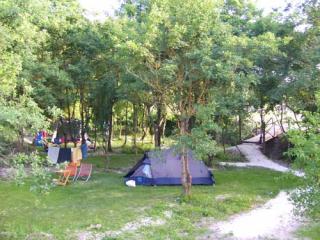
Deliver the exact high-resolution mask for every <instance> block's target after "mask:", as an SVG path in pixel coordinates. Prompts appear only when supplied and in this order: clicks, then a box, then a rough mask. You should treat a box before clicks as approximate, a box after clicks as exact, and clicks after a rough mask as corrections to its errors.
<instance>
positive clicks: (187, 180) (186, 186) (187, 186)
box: [180, 119, 192, 197]
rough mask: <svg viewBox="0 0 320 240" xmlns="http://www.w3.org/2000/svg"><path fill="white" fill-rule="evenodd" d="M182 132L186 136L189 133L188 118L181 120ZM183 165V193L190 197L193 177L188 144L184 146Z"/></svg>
mask: <svg viewBox="0 0 320 240" xmlns="http://www.w3.org/2000/svg"><path fill="white" fill-rule="evenodd" d="M180 133H181V136H185V135H187V134H188V119H182V120H181V122H180ZM181 167H182V174H181V183H182V186H183V194H184V195H185V196H187V197H189V196H190V195H191V183H192V177H191V174H190V169H189V159H188V149H187V148H186V146H182V154H181Z"/></svg>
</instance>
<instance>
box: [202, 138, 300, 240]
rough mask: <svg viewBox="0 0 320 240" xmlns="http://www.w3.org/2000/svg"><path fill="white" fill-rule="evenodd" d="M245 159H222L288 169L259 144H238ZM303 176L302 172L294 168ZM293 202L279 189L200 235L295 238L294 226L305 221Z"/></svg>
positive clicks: (238, 239)
mask: <svg viewBox="0 0 320 240" xmlns="http://www.w3.org/2000/svg"><path fill="white" fill-rule="evenodd" d="M238 147H239V149H240V151H241V152H242V154H244V155H245V157H246V158H247V160H248V162H245V163H227V162H225V163H222V165H232V166H237V167H263V168H269V169H272V170H275V171H280V172H288V171H291V170H290V169H289V168H287V167H284V166H281V165H279V164H277V163H275V162H273V161H271V160H270V159H268V158H267V157H266V156H265V155H263V154H262V153H261V151H260V149H259V146H258V145H256V144H251V143H243V144H241V145H239V146H238ZM293 173H294V174H295V175H297V176H303V173H302V172H298V171H296V172H293ZM293 208H294V207H293V205H292V203H291V202H290V200H289V196H288V194H287V193H286V192H280V193H279V194H278V196H277V197H276V198H274V199H271V200H269V201H268V202H267V203H265V204H264V205H262V206H260V207H258V208H255V209H253V210H251V211H249V212H246V213H242V214H239V215H235V216H233V217H231V218H230V219H229V220H228V221H223V222H216V223H214V224H212V225H210V227H209V233H208V235H206V236H204V237H202V238H201V239H219V240H220V239H226V240H264V239H273V240H275V239H276V240H294V239H297V238H296V237H295V236H294V234H293V233H294V232H295V230H296V229H297V228H298V227H299V226H301V225H302V224H303V223H304V219H301V218H300V217H298V216H295V215H294V214H293Z"/></svg>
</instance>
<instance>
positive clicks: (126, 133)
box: [123, 102, 128, 146]
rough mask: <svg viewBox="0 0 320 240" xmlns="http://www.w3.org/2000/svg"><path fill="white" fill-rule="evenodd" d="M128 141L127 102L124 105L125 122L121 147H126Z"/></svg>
mask: <svg viewBox="0 0 320 240" xmlns="http://www.w3.org/2000/svg"><path fill="white" fill-rule="evenodd" d="M127 141H128V102H127V104H126V122H125V129H124V143H123V146H125V145H127Z"/></svg>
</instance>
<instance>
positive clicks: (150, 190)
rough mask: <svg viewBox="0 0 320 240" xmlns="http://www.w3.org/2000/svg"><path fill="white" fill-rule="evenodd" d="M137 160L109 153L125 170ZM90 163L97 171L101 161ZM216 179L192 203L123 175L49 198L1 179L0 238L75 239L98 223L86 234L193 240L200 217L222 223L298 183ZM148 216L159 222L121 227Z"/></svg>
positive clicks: (240, 176)
mask: <svg viewBox="0 0 320 240" xmlns="http://www.w3.org/2000/svg"><path fill="white" fill-rule="evenodd" d="M140 157H141V156H137V155H123V154H122V155H113V156H112V157H111V164H110V166H111V167H112V168H116V169H117V168H121V167H128V166H131V165H132V164H133V162H135V161H136V160H137V159H139V158H140ZM127 160H129V162H127ZM89 161H90V162H93V163H95V164H96V166H98V167H99V163H100V161H101V159H100V160H99V158H98V157H96V158H94V157H93V158H90V160H89ZM100 167H101V166H100ZM214 175H215V178H216V181H217V184H216V185H215V186H214V187H212V186H194V187H193V188H192V191H193V198H192V199H191V200H190V201H183V200H182V199H180V193H181V187H179V186H177V187H172V186H171V187H142V186H139V187H136V188H129V187H126V186H125V185H124V184H123V179H122V175H121V174H116V173H103V172H101V171H97V170H95V171H94V172H93V177H92V179H91V180H90V181H89V182H87V183H84V182H76V183H73V184H70V185H68V186H66V187H56V188H54V189H53V190H52V192H51V193H50V194H49V195H37V194H35V193H32V192H30V191H29V186H28V184H26V185H25V186H21V187H18V186H16V185H15V184H14V183H11V182H4V181H2V182H1V181H0V239H25V238H26V236H28V235H29V234H31V233H39V232H43V233H49V234H52V235H53V236H54V237H55V239H75V237H74V235H75V233H76V232H81V231H86V230H87V229H88V227H89V226H90V225H91V224H101V228H100V229H98V230H90V231H93V232H96V233H99V232H106V231H110V230H113V231H115V230H120V229H122V230H123V231H122V232H120V233H118V234H117V237H114V238H104V239H194V237H195V236H196V235H199V234H200V233H201V231H202V230H203V229H201V227H199V226H198V224H197V223H198V222H199V220H200V219H201V218H203V217H214V218H216V219H224V218H226V217H228V216H230V215H232V214H234V213H238V212H240V211H244V210H246V209H249V208H251V207H252V206H253V205H254V204H257V203H262V202H264V201H266V200H268V199H270V198H271V197H274V196H275V195H276V194H277V193H278V192H279V191H280V190H281V189H288V188H293V187H294V186H295V184H296V182H295V180H289V179H287V180H286V179H281V180H279V179H278V177H279V176H280V174H279V173H276V172H273V171H269V170H263V169H225V170H217V171H215V172H214ZM146 218H149V219H153V220H159V221H160V220H161V221H160V223H162V224H159V225H158V226H146V227H141V228H138V229H136V230H135V231H130V230H129V231H128V227H125V226H129V225H126V224H127V223H130V222H131V223H134V222H139V221H140V222H141V220H143V219H146ZM124 229H126V230H124ZM35 239H41V238H39V237H38V238H35Z"/></svg>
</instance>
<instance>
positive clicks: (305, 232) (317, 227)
mask: <svg viewBox="0 0 320 240" xmlns="http://www.w3.org/2000/svg"><path fill="white" fill-rule="evenodd" d="M297 235H298V236H300V237H301V238H303V237H304V238H309V239H314V240H318V239H320V222H314V223H310V224H308V225H307V226H305V227H302V228H301V229H299V231H298V233H297Z"/></svg>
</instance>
